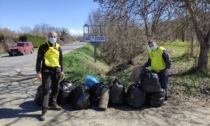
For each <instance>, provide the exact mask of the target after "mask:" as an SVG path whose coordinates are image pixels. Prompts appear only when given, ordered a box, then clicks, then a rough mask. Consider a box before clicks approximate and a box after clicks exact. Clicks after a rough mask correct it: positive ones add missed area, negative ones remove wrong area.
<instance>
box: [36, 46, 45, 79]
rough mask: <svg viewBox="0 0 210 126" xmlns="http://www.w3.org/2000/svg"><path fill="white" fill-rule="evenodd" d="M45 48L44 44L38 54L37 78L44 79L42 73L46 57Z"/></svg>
mask: <svg viewBox="0 0 210 126" xmlns="http://www.w3.org/2000/svg"><path fill="white" fill-rule="evenodd" d="M43 52H44V49H43V46H40V47H39V50H38V54H37V60H36V73H37V79H38V80H40V81H41V80H42V74H41V67H42V62H43V57H44V53H43Z"/></svg>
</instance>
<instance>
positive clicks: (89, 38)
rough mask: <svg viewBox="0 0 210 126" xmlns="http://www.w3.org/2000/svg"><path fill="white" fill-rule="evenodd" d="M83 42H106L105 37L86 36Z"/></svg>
mask: <svg viewBox="0 0 210 126" xmlns="http://www.w3.org/2000/svg"><path fill="white" fill-rule="evenodd" d="M85 42H106V37H105V36H87V37H85Z"/></svg>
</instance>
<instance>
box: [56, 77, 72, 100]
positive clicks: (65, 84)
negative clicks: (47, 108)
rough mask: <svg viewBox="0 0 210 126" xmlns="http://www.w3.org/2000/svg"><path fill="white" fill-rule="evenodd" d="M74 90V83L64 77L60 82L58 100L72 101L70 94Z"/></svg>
mask: <svg viewBox="0 0 210 126" xmlns="http://www.w3.org/2000/svg"><path fill="white" fill-rule="evenodd" d="M72 90H73V84H72V82H70V81H68V80H66V79H63V80H62V81H61V82H60V87H59V94H58V98H57V102H58V103H59V104H66V103H69V102H70V94H71V91H72Z"/></svg>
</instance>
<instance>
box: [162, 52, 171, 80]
mask: <svg viewBox="0 0 210 126" xmlns="http://www.w3.org/2000/svg"><path fill="white" fill-rule="evenodd" d="M162 56H163V59H164V61H165V63H166V69H165V70H164V71H165V76H168V75H169V69H170V68H171V60H170V56H169V54H168V52H167V51H166V50H163V54H162Z"/></svg>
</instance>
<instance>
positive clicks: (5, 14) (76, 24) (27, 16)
mask: <svg viewBox="0 0 210 126" xmlns="http://www.w3.org/2000/svg"><path fill="white" fill-rule="evenodd" d="M97 7H98V4H97V3H94V2H93V0H0V28H8V29H10V30H13V31H17V32H19V31H20V30H21V28H22V27H23V26H25V27H29V28H33V27H34V25H36V24H41V23H45V24H49V25H50V26H54V27H64V28H67V29H69V30H70V31H71V33H72V34H75V33H78V32H82V28H83V25H84V24H85V22H86V21H87V18H88V15H89V14H90V13H91V12H92V11H94V10H96V9H97Z"/></svg>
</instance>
